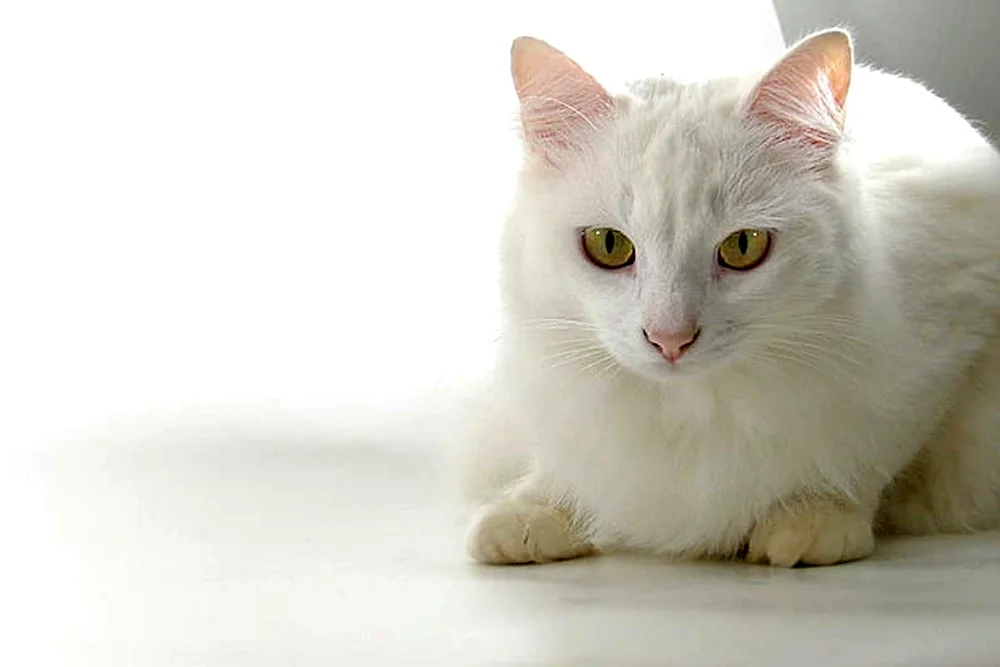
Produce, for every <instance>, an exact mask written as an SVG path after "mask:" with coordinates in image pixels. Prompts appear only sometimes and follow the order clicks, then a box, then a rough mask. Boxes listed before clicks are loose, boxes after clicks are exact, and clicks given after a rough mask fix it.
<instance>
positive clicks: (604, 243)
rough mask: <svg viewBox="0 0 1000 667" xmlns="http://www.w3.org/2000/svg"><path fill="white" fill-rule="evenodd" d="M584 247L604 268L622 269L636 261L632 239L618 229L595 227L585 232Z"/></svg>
mask: <svg viewBox="0 0 1000 667" xmlns="http://www.w3.org/2000/svg"><path fill="white" fill-rule="evenodd" d="M583 249H584V251H585V252H586V253H587V257H588V258H590V261H591V262H593V263H594V264H596V265H597V266H599V267H601V268H602V269H621V268H624V267H626V266H628V265H629V264H632V263H633V262H635V246H634V245H632V240H631V239H630V238H629V237H627V236H625V235H624V234H622V233H621V232H620V231H618V230H617V229H611V228H610V227H594V228H592V229H588V230H587V231H585V232H584V233H583Z"/></svg>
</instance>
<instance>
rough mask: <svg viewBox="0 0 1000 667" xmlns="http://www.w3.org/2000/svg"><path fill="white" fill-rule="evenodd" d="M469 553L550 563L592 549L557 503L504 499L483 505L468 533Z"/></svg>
mask: <svg viewBox="0 0 1000 667" xmlns="http://www.w3.org/2000/svg"><path fill="white" fill-rule="evenodd" d="M466 548H467V549H468V552H469V555H470V556H471V557H472V558H473V559H475V560H477V561H479V562H480V563H489V564H491V565H511V564H515V563H549V562H551V561H556V560H566V559H568V558H577V557H579V556H585V555H587V554H588V553H590V552H591V551H592V547H591V546H590V544H588V543H587V542H586V541H584V540H581V539H580V538H578V537H576V536H575V535H574V534H573V531H572V529H571V526H570V522H569V518H568V517H567V516H566V514H565V513H564V512H562V511H560V510H558V509H556V508H554V507H548V506H546V505H539V504H537V503H532V502H526V501H518V500H504V501H501V502H498V503H495V504H493V505H489V506H487V507H485V508H483V509H482V510H481V511H480V512H479V513H478V514H477V515H476V517H475V518H474V519H473V521H472V525H471V526H470V527H469V532H468V534H467V535H466Z"/></svg>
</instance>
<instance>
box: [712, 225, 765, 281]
mask: <svg viewBox="0 0 1000 667" xmlns="http://www.w3.org/2000/svg"><path fill="white" fill-rule="evenodd" d="M770 246H771V235H770V234H769V233H768V232H766V231H764V230H762V229H741V230H740V231H738V232H733V233H732V234H730V235H729V236H727V237H726V238H725V239H723V241H722V243H720V244H719V265H720V266H724V267H726V268H727V269H735V270H736V271H746V270H747V269H752V268H754V267H756V266H757V265H758V264H760V263H761V262H763V261H764V258H765V257H767V250H768V248H769V247H770Z"/></svg>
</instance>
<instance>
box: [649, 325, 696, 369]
mask: <svg viewBox="0 0 1000 667" xmlns="http://www.w3.org/2000/svg"><path fill="white" fill-rule="evenodd" d="M642 333H643V334H644V335H645V336H646V340H648V341H649V342H650V344H652V345H653V347H655V348H657V349H658V350H659V351H660V354H662V355H663V356H664V357H666V359H667V361H669V362H670V363H672V364H676V363H677V360H678V359H680V358H681V356H682V355H683V354H684V353H685V352H687V350H688V348H690V347H691V346H692V345H694V342H695V341H696V340H698V334H700V333H701V329H699V328H697V327H695V328H693V329H685V330H683V331H662V330H659V329H653V330H652V331H647V330H646V329H643V330H642Z"/></svg>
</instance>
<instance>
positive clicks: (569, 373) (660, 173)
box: [468, 31, 1000, 565]
mask: <svg viewBox="0 0 1000 667" xmlns="http://www.w3.org/2000/svg"><path fill="white" fill-rule="evenodd" d="M513 53H514V58H513V60H514V62H513V71H514V78H515V83H516V84H517V86H518V92H519V95H520V97H521V101H522V112H521V113H522V122H523V124H524V129H525V145H526V160H525V167H524V169H523V171H522V174H521V177H520V181H519V184H518V189H517V194H516V197H515V202H514V205H513V207H512V210H511V213H510V215H509V216H508V219H507V221H506V224H505V228H504V233H503V238H502V247H501V260H502V261H501V267H502V277H501V286H502V301H503V315H504V324H503V327H504V328H503V332H502V336H501V338H500V343H499V346H500V347H499V351H498V357H497V364H496V368H495V370H494V375H493V377H492V379H491V383H490V385H489V386H488V388H487V389H486V391H485V392H484V394H483V395H482V396H481V397H480V398H481V399H482V400H481V402H480V405H479V408H478V412H477V414H476V419H477V427H476V429H477V430H475V431H474V432H473V438H474V443H473V446H475V447H477V448H478V451H479V453H480V456H481V458H482V459H483V460H486V461H488V462H491V463H497V464H500V463H504V462H506V463H507V464H508V467H509V470H511V471H514V472H515V473H516V478H515V479H513V480H511V483H510V484H509V485H506V486H504V487H503V488H502V489H501V490H500V491H499V493H496V494H494V495H492V496H490V497H489V500H488V501H487V502H486V503H485V504H484V505H483V506H482V507H481V508H480V510H479V512H478V513H477V515H476V517H475V518H474V520H473V524H472V527H471V528H470V532H469V536H468V544H469V550H470V553H471V554H472V556H473V557H474V558H476V559H477V560H480V561H484V562H493V563H506V562H530V561H538V562H544V561H547V560H556V559H561V558H568V557H573V556H578V555H583V554H585V553H588V552H589V551H590V550H591V549H592V548H593V547H594V546H595V545H596V546H601V547H607V546H614V547H624V548H630V549H641V550H647V551H653V552H656V553H661V554H668V555H674V556H686V557H691V556H722V557H729V556H734V555H736V554H743V553H745V554H746V555H747V556H748V557H749V559H750V560H753V561H768V562H771V563H773V564H777V565H793V564H796V563H799V562H804V563H812V564H827V563H834V562H839V561H842V560H850V559H853V558H858V557H863V556H865V555H867V554H868V553H870V552H871V550H872V548H873V535H874V533H875V532H876V531H877V530H881V531H886V532H888V531H897V532H911V533H925V532H933V531H965V530H972V529H978V528H985V527H988V526H991V525H993V524H994V523H995V522H996V521H997V520H998V519H1000V337H998V333H997V319H998V314H1000V157H998V155H997V153H996V151H995V150H994V149H993V148H992V147H991V146H990V144H989V143H988V142H987V141H986V140H985V139H984V138H983V137H982V136H981V135H980V134H979V133H978V132H976V131H975V129H973V128H972V126H971V125H970V124H969V123H968V122H967V121H966V120H965V119H964V118H963V117H962V116H961V115H960V114H959V113H958V112H956V111H955V110H954V109H952V108H951V107H950V106H948V105H947V104H946V103H945V102H944V101H942V100H940V99H939V98H937V97H936V96H934V95H933V94H932V93H930V92H929V91H927V90H926V89H925V88H924V87H922V86H920V85H919V84H917V83H915V82H912V81H910V80H907V79H905V78H902V77H898V76H894V75H891V74H887V73H883V72H879V71H877V70H874V69H869V68H865V67H859V66H853V64H852V63H853V57H852V54H851V45H850V41H849V38H848V37H847V35H846V34H845V33H843V32H840V31H827V32H824V33H818V34H817V35H814V36H812V37H810V38H807V39H806V40H803V41H802V42H801V43H800V44H798V45H796V46H795V47H793V48H792V49H791V50H790V51H789V53H788V54H786V56H785V57H784V58H782V60H781V61H779V63H778V64H777V65H775V66H774V68H772V69H771V70H768V71H766V72H758V73H755V74H753V75H750V76H745V77H736V78H732V79H724V80H714V81H709V82H706V83H702V84H695V85H682V84H678V83H673V82H671V81H668V80H649V81H645V82H641V83H639V84H636V85H634V86H633V87H632V89H631V91H630V92H629V93H627V94H624V95H621V96H617V97H611V96H610V95H608V94H607V93H606V92H605V91H604V90H603V88H601V87H600V86H599V84H597V83H596V82H595V81H593V79H591V78H590V77H589V76H588V75H586V74H585V73H584V72H583V71H582V70H581V69H579V66H577V65H576V64H575V63H573V62H572V61H571V60H569V59H568V58H566V57H565V56H563V55H562V54H561V53H559V52H558V51H555V50H554V49H552V47H549V46H548V45H546V44H544V43H542V42H539V41H537V40H523V39H522V40H519V42H515V47H514V52H513ZM848 91H849V95H848ZM741 230H751V231H752V235H755V238H757V239H758V241H757V242H758V244H760V245H761V248H762V250H761V251H760V252H759V253H758V255H759V257H758V258H757V259H755V260H754V261H755V263H754V264H753V265H752V266H749V265H748V266H747V267H741V268H739V269H736V268H735V267H734V266H726V265H725V263H724V262H723V260H722V256H723V254H724V247H723V245H721V244H725V243H726V242H727V241H726V239H728V238H736V236H733V235H739V234H740V233H741ZM612 233H613V234H615V235H616V236H615V238H616V239H619V241H615V240H614V239H609V235H610V234H612ZM594 234H598V235H600V234H603V236H600V239H604V241H607V250H606V252H605V249H604V247H603V246H599V247H598V250H597V252H598V253H599V254H608V253H611V252H612V246H613V245H614V244H615V243H619V245H621V244H628V245H627V248H628V249H631V250H632V255H631V258H630V259H629V260H628V263H622V264H621V265H619V266H608V265H601V262H603V261H604V260H598V259H595V257H594V256H593V255H592V254H591V256H589V257H588V254H589V253H591V251H590V250H589V249H588V248H590V247H591V246H587V245H586V244H587V243H589V242H590V240H587V235H591V236H593V235H594ZM581 238H584V239H585V241H584V243H583V244H581ZM595 238H596V237H595ZM747 238H748V237H746V236H744V237H741V238H739V246H738V247H739V250H738V251H737V254H739V253H745V252H751V251H749V250H748V249H747V247H746V245H747V241H746V239H747ZM760 239H766V240H760ZM604 241H601V243H604ZM764 243H766V247H764V246H763V244H764ZM732 247H733V248H735V247H736V246H732ZM609 256H610V255H609ZM512 461H513V463H511V462H512Z"/></svg>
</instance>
